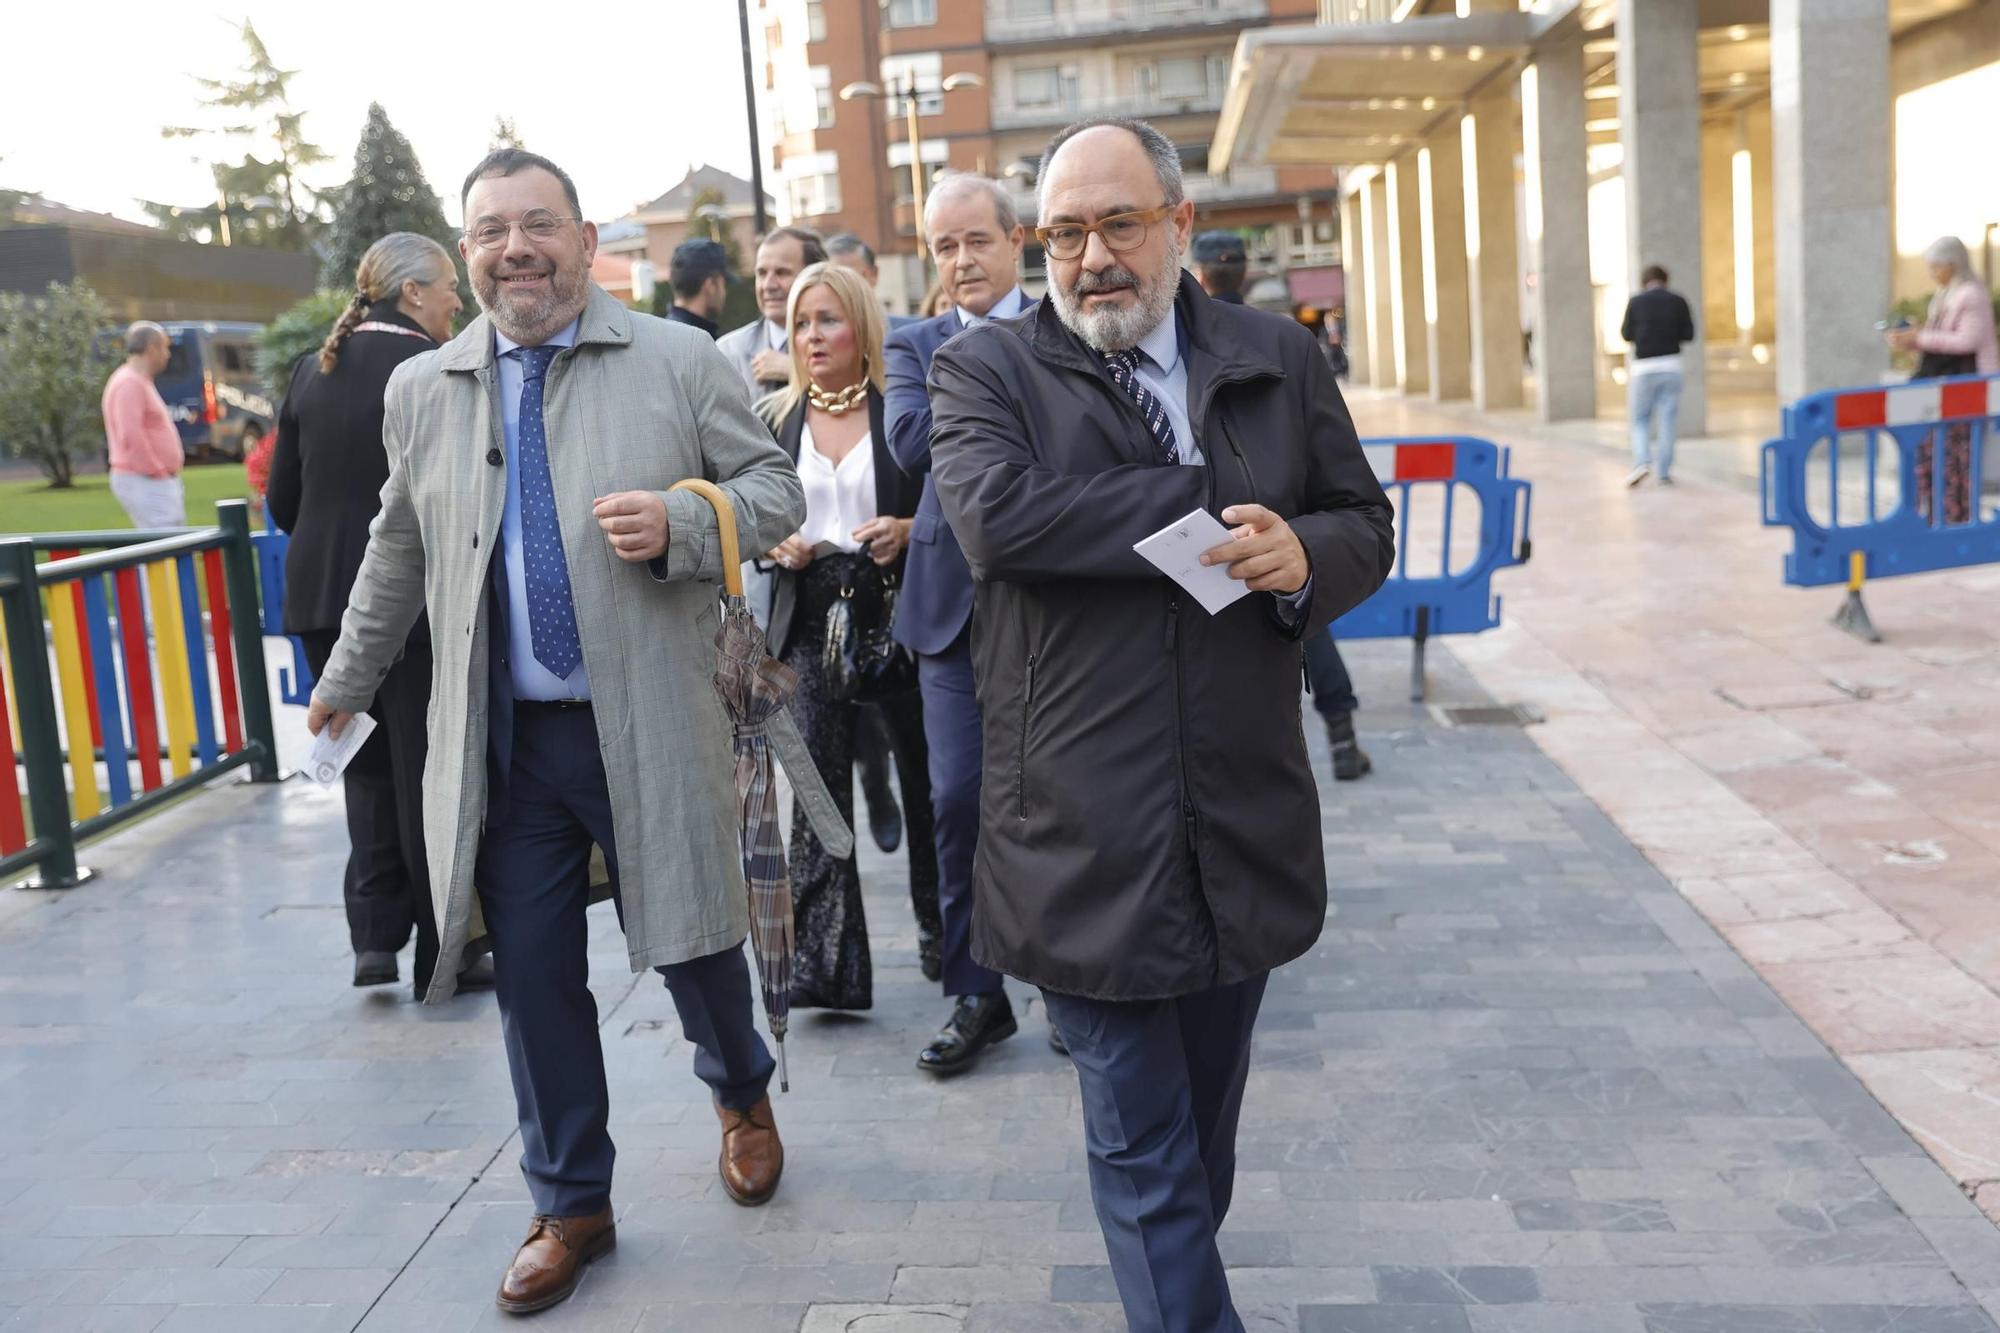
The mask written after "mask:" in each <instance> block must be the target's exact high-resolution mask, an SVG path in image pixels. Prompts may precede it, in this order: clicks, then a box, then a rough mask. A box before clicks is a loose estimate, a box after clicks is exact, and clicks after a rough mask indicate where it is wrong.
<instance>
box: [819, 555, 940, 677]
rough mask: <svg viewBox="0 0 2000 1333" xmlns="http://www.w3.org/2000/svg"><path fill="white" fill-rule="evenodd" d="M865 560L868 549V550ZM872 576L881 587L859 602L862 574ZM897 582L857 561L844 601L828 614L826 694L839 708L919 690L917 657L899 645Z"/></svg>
mask: <svg viewBox="0 0 2000 1333" xmlns="http://www.w3.org/2000/svg"><path fill="white" fill-rule="evenodd" d="M862 551H863V554H864V559H865V555H866V551H867V548H866V547H865V546H864V547H863V548H862ZM857 571H858V572H859V573H860V574H861V575H863V576H867V575H870V574H872V575H873V576H874V581H875V582H876V583H877V585H878V587H877V588H876V589H874V590H871V592H874V593H877V594H879V595H871V596H867V597H865V598H862V599H860V600H859V601H857V599H856V597H855V592H856V585H857V582H858V580H857V578H856V577H855V574H856V572H857ZM896 592H897V579H896V576H895V575H894V574H891V573H887V572H884V571H877V570H876V569H875V568H874V566H872V565H868V564H865V563H861V562H857V563H856V564H855V565H853V566H852V567H851V568H850V569H849V571H848V573H847V575H846V576H845V577H843V578H842V579H841V581H840V596H839V597H838V598H837V599H835V601H834V603H833V605H832V606H831V607H829V608H828V609H827V613H826V641H825V643H824V644H823V645H822V646H821V648H820V671H821V674H822V675H824V677H825V678H826V692H827V694H828V696H829V697H831V698H832V699H833V701H834V702H835V703H857V704H872V703H880V702H882V701H883V700H885V699H893V698H896V697H898V696H900V695H905V694H909V693H910V692H912V691H913V690H915V689H916V688H917V659H916V656H915V655H914V654H913V653H911V652H910V650H909V649H907V648H905V647H904V646H903V645H902V644H900V643H897V642H896V640H895V638H894V636H893V634H892V631H893V630H894V629H895V625H896Z"/></svg>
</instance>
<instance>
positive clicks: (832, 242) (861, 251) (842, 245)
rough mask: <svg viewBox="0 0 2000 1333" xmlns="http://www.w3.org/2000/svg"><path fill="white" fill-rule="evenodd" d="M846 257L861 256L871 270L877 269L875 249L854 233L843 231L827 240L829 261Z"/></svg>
mask: <svg viewBox="0 0 2000 1333" xmlns="http://www.w3.org/2000/svg"><path fill="white" fill-rule="evenodd" d="M845 255H860V256H861V262H862V263H864V264H866V265H867V266H868V267H869V268H874V267H875V247H874V246H872V245H870V244H868V242H866V241H864V240H862V239H861V238H860V237H859V236H856V235H855V234H854V233H853V232H851V231H843V232H839V233H837V234H836V235H833V236H829V237H827V238H826V257H827V258H828V259H839V258H841V257H843V256H845Z"/></svg>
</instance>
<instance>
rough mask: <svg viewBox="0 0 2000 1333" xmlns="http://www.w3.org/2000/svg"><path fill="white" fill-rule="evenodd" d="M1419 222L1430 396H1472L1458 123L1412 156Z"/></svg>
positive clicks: (1462, 166)
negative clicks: (1415, 161) (1419, 206)
mask: <svg viewBox="0 0 2000 1333" xmlns="http://www.w3.org/2000/svg"><path fill="white" fill-rule="evenodd" d="M1417 185H1418V191H1417V192H1418V195H1419V196H1420V199H1421V207H1422V210H1423V212H1422V216H1423V221H1424V324H1425V333H1426V343H1427V346H1428V349H1429V361H1428V364H1429V367H1430V383H1431V397H1433V398H1435V399H1437V400H1438V401H1439V402H1445V401H1448V400H1450V399H1454V398H1470V397H1471V396H1472V334H1471V323H1472V317H1471V304H1470V297H1469V295H1468V293H1467V291H1466V269H1465V152H1464V148H1463V141H1462V139H1461V137H1460V134H1459V128H1458V122H1457V121H1456V120H1453V121H1452V122H1451V123H1450V124H1449V125H1448V126H1446V127H1445V128H1444V129H1442V130H1440V131H1439V132H1438V133H1436V134H1434V135H1432V136H1431V137H1430V139H1429V140H1428V141H1427V142H1426V143H1425V144H1424V147H1423V149H1422V150H1421V151H1420V152H1419V153H1418V155H1417Z"/></svg>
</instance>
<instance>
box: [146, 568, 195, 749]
mask: <svg viewBox="0 0 2000 1333" xmlns="http://www.w3.org/2000/svg"><path fill="white" fill-rule="evenodd" d="M146 586H147V588H148V589H149V590H150V591H151V593H152V603H153V656H154V659H155V660H156V661H157V663H158V665H159V676H158V679H159V683H160V703H161V705H162V707H163V709H164V711H165V712H166V715H167V755H168V758H169V760H170V761H171V762H172V765H173V773H174V776H175V777H177V778H184V777H186V776H187V775H188V774H189V773H192V772H193V771H194V690H193V687H192V686H191V685H190V684H189V681H188V664H187V631H186V630H185V629H184V628H183V627H182V621H181V590H180V581H179V580H178V579H176V578H175V577H174V567H173V562H172V561H171V560H156V561H154V562H153V563H152V564H150V565H147V566H146Z"/></svg>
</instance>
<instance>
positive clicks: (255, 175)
mask: <svg viewBox="0 0 2000 1333" xmlns="http://www.w3.org/2000/svg"><path fill="white" fill-rule="evenodd" d="M240 35H241V36H242V38H243V47H244V50H245V52H246V53H247V55H248V57H249V58H248V60H247V61H246V62H245V63H244V65H243V68H242V74H243V77H242V78H240V79H233V80H232V79H200V80H197V82H199V83H200V84H201V86H202V89H203V91H204V92H205V94H206V96H204V97H203V98H202V101H201V105H202V106H203V108H205V109H207V110H209V111H218V112H226V113H228V114H229V115H230V117H231V123H229V124H225V125H219V126H212V127H203V126H188V125H169V126H167V127H166V128H165V129H163V130H161V131H160V134H161V136H162V137H163V138H168V139H192V138H202V137H206V136H209V135H218V136H221V137H223V138H227V139H249V140H250V141H251V142H252V143H253V144H257V145H260V146H261V147H262V148H263V149H264V150H265V152H266V154H267V155H266V156H265V157H259V156H258V155H257V154H256V153H246V154H245V155H244V157H243V160H242V161H241V162H233V163H232V162H216V163H212V164H211V165H210V168H209V170H210V173H211V175H212V176H213V178H214V180H215V190H216V198H215V199H214V200H212V201H210V202H207V203H203V204H198V205H194V206H185V205H178V204H159V203H147V204H145V206H144V207H145V209H146V211H147V212H148V213H149V214H151V215H152V216H153V218H154V219H155V220H156V221H157V222H158V223H159V224H160V226H161V227H162V228H163V229H164V230H165V231H166V232H167V233H168V234H169V235H174V236H179V237H182V238H184V239H187V240H199V239H210V240H226V241H228V242H229V243H230V244H233V245H267V246H274V247H278V248H281V249H286V250H304V249H306V248H308V247H309V246H310V245H311V243H312V239H313V233H314V232H315V231H316V230H317V229H318V226H319V221H320V199H319V195H318V193H317V192H316V191H314V190H313V189H312V187H311V186H309V185H307V184H306V183H305V182H304V181H303V180H302V179H300V177H301V174H302V173H303V172H304V171H305V169H306V168H308V167H314V166H318V165H319V164H320V163H322V162H326V161H329V160H330V159H329V158H328V156H327V154H326V152H325V151H324V150H323V149H321V148H320V146H319V145H318V144H316V143H313V142H311V141H310V140H308V139H307V138H306V136H305V113H304V112H302V111H294V110H292V106H291V101H290V93H289V88H290V84H291V81H292V79H293V77H294V76H296V75H297V74H298V71H297V70H294V69H279V68H278V66H277V63H276V62H275V61H273V60H272V59H271V53H270V51H269V50H268V49H267V48H266V47H265V46H264V41H263V39H262V38H260V37H259V36H258V35H257V30H256V28H254V27H252V26H251V24H250V21H249V20H248V19H245V20H244V22H243V27H242V28H241V30H240ZM239 114H240V115H243V116H244V117H245V118H244V119H243V120H240V121H239V120H237V119H235V117H236V116H238V115H239Z"/></svg>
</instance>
